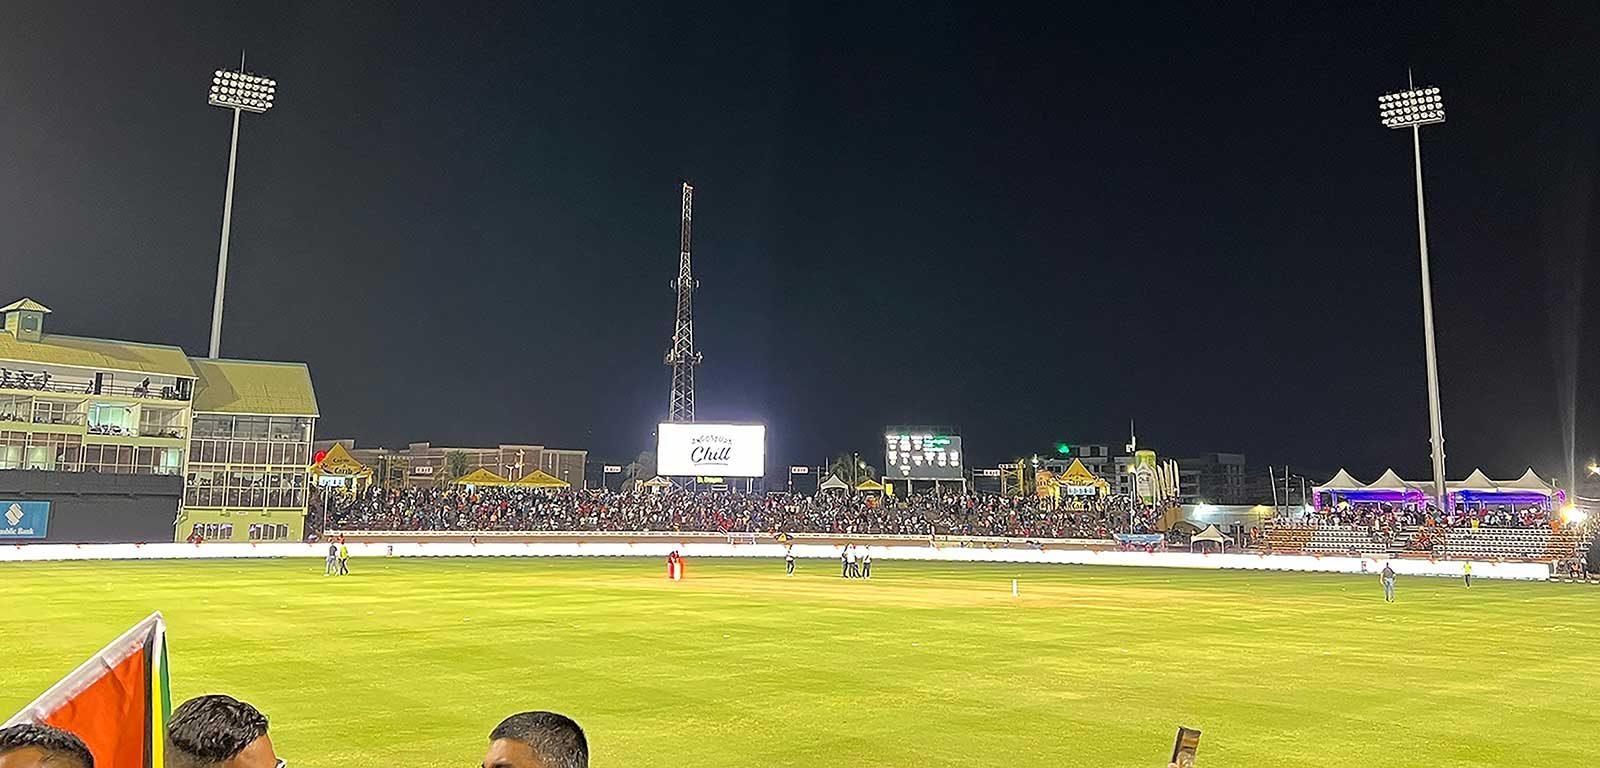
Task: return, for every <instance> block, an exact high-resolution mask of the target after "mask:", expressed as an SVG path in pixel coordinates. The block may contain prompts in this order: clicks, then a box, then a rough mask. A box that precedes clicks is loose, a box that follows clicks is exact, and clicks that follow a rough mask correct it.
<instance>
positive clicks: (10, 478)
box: [0, 299, 318, 541]
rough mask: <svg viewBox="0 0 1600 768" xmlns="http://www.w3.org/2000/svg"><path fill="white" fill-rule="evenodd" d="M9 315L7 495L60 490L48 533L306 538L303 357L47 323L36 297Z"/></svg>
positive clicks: (1, 416) (2, 413)
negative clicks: (254, 354) (53, 329)
mask: <svg viewBox="0 0 1600 768" xmlns="http://www.w3.org/2000/svg"><path fill="white" fill-rule="evenodd" d="M0 314H3V316H4V331H3V332H0V470H7V471H0V496H3V497H6V498H13V497H20V498H24V499H31V500H44V501H51V503H52V505H53V506H54V509H53V511H52V512H51V518H52V521H51V524H50V529H49V530H50V532H51V533H52V534H53V535H50V536H48V537H47V540H58V541H59V540H80V541H87V540H91V538H92V536H91V535H89V534H87V533H80V532H88V531H91V530H95V531H115V532H118V533H116V534H113V535H118V536H120V537H123V538H128V537H135V538H136V540H137V539H143V540H155V539H156V538H157V536H156V535H151V534H159V535H160V537H161V538H167V539H177V540H182V539H185V538H187V537H188V536H190V535H191V534H193V533H196V532H198V533H200V534H201V535H203V536H205V537H206V538H207V539H208V540H232V541H268V540H285V539H286V540H291V541H298V540H300V539H301V538H302V537H303V535H304V531H305V515H306V504H307V499H308V489H307V476H308V465H309V464H310V463H311V442H312V439H313V436H314V433H315V427H316V420H317V416H318V411H317V401H316V394H315V392H314V390H313V389H312V386H311V374H310V371H309V370H308V369H307V368H306V366H305V365H304V364H303V363H280V362H268V361H259V360H210V359H205V358H191V357H189V356H188V355H186V354H185V353H184V351H183V350H182V349H180V348H178V347H176V346H170V345H162V344H142V343H136V342H129V341H116V340H111V339H91V338H83V337H78V336H65V335H61V334H54V333H46V332H45V330H44V326H45V319H46V318H45V316H46V315H48V314H50V310H49V309H48V308H47V307H45V306H43V305H41V304H39V303H37V302H35V301H33V300H31V299H22V300H20V301H17V302H15V303H13V304H10V305H8V306H5V307H3V308H0ZM108 476H114V477H108ZM95 497H115V500H107V499H104V498H102V499H100V500H99V503H97V504H96V503H91V502H93V501H94V500H95ZM162 499H166V500H165V501H161V500H162ZM173 501H176V504H173V503H172V502H173ZM152 505H154V506H155V508H154V509H152ZM174 507H176V509H174ZM174 512H176V525H174V517H173V514H174ZM132 517H138V518H140V519H139V520H133V519H129V518H132ZM88 518H96V519H92V520H91V519H88Z"/></svg>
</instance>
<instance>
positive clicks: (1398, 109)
mask: <svg viewBox="0 0 1600 768" xmlns="http://www.w3.org/2000/svg"><path fill="white" fill-rule="evenodd" d="M1378 119H1379V120H1381V121H1382V122H1383V124H1384V126H1385V127H1388V128H1411V127H1415V126H1419V125H1431V124H1433V123H1442V122H1444V97H1442V96H1440V95H1439V89H1438V88H1433V87H1428V88H1412V89H1410V90H1405V91H1400V92H1399V93H1386V94H1384V95H1382V96H1379V97H1378Z"/></svg>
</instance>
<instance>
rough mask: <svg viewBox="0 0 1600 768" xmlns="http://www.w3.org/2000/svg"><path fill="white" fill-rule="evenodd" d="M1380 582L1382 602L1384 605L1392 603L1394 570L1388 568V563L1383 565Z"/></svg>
mask: <svg viewBox="0 0 1600 768" xmlns="http://www.w3.org/2000/svg"><path fill="white" fill-rule="evenodd" d="M1382 580H1383V601H1384V602H1385V603H1392V602H1394V569H1393V568H1390V567H1389V564H1388V563H1384V564H1383V576H1382Z"/></svg>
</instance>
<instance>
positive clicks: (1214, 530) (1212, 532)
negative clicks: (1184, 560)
mask: <svg viewBox="0 0 1600 768" xmlns="http://www.w3.org/2000/svg"><path fill="white" fill-rule="evenodd" d="M1202 541H1212V542H1216V544H1217V546H1218V547H1220V548H1222V549H1224V550H1226V549H1227V548H1228V545H1229V544H1232V543H1233V539H1231V538H1229V537H1228V535H1227V534H1225V533H1223V532H1222V529H1221V528H1218V527H1217V524H1216V523H1212V524H1210V525H1208V526H1206V529H1205V530H1203V531H1201V532H1199V533H1197V534H1195V535H1193V536H1190V537H1189V549H1191V550H1192V549H1194V545H1196V544H1199V543H1200V542H1202Z"/></svg>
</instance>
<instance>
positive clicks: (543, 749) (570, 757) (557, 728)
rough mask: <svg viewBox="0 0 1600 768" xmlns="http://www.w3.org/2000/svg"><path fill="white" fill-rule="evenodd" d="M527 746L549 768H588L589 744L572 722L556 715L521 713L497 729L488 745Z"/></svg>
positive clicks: (551, 713) (511, 717)
mask: <svg viewBox="0 0 1600 768" xmlns="http://www.w3.org/2000/svg"><path fill="white" fill-rule="evenodd" d="M500 739H510V740H512V741H518V742H521V743H523V744H527V745H528V747H529V748H531V749H532V750H533V753H534V754H535V755H538V756H539V761H540V762H542V763H544V764H545V766H546V768H589V742H588V740H587V739H585V738H584V737H583V729H582V728H579V727H578V724H577V723H576V722H574V721H573V720H572V718H570V717H567V716H566V715H561V714H557V713H555V712H522V713H519V714H515V715H512V716H510V717H508V718H506V719H504V720H502V721H500V724H499V725H497V726H495V727H494V730H493V731H491V732H490V733H489V741H499V740H500Z"/></svg>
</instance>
